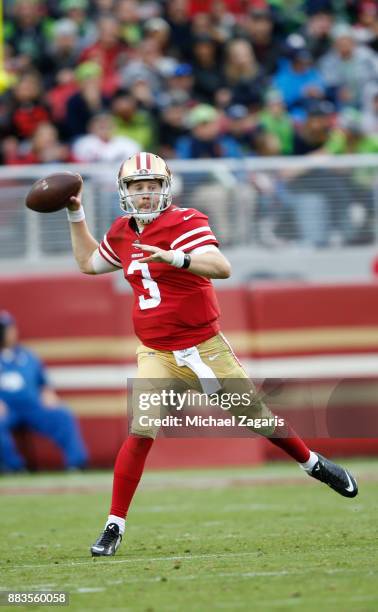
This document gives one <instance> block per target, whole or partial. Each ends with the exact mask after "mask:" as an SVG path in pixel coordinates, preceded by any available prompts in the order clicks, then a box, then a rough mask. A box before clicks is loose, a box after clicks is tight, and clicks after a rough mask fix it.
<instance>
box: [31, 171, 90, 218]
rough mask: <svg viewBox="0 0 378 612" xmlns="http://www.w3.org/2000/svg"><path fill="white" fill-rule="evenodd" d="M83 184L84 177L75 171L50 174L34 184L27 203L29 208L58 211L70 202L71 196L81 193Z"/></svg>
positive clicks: (40, 210) (48, 211)
mask: <svg viewBox="0 0 378 612" xmlns="http://www.w3.org/2000/svg"><path fill="white" fill-rule="evenodd" d="M82 184H83V179H82V177H81V176H80V174H77V173H74V172H56V173H55V174H50V175H49V176H46V177H45V178H41V179H39V180H38V181H36V182H35V183H34V185H32V187H31V189H30V191H29V192H28V194H27V196H26V199H25V204H26V206H27V208H30V210H35V211H36V212H40V213H51V212H56V211H57V210H61V209H62V208H65V206H67V204H69V202H70V197H71V196H76V195H77V194H78V193H79V191H80V189H81V187H82Z"/></svg>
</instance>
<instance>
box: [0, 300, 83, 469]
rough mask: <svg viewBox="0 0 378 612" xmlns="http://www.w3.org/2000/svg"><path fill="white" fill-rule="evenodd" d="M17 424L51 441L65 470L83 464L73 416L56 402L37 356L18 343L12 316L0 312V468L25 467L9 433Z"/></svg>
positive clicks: (81, 446) (78, 435)
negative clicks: (61, 456)
mask: <svg viewBox="0 0 378 612" xmlns="http://www.w3.org/2000/svg"><path fill="white" fill-rule="evenodd" d="M20 426H23V427H27V428H29V429H30V430H32V431H36V432H38V433H40V434H43V435H45V436H47V437H48V438H50V439H51V440H53V441H54V442H55V443H56V444H57V446H58V447H59V448H60V449H61V451H62V452H63V456H64V465H65V467H66V468H67V469H70V468H79V467H84V466H85V464H86V463H87V459H88V455H87V451H86V448H85V445H84V443H83V440H82V438H81V434H80V431H79V428H78V425H77V423H76V420H75V418H74V416H73V415H72V414H71V412H70V411H69V410H68V409H67V408H66V407H64V406H62V405H61V404H60V400H59V398H58V396H57V395H56V393H55V391H54V389H53V388H52V387H51V386H50V384H49V381H48V378H47V375H46V370H45V368H44V366H43V364H42V363H41V361H40V360H39V359H38V357H37V356H36V355H35V354H34V353H33V352H32V351H30V350H28V349H26V348H24V347H23V346H21V345H20V344H18V330H17V325H16V321H15V320H14V318H13V317H12V315H11V314H9V313H8V312H6V311H0V471H3V472H7V471H19V470H23V469H24V468H25V461H24V459H23V457H22V456H21V455H20V453H19V452H18V450H17V447H16V445H15V442H14V440H13V436H12V431H13V430H14V429H15V428H17V427H20Z"/></svg>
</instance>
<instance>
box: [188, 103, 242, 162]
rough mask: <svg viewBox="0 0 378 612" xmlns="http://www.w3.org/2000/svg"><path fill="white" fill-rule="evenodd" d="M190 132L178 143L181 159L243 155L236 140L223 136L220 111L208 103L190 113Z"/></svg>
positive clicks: (199, 105) (200, 105)
mask: <svg viewBox="0 0 378 612" xmlns="http://www.w3.org/2000/svg"><path fill="white" fill-rule="evenodd" d="M188 124H189V127H190V134H188V135H187V136H182V137H181V138H179V139H178V141H177V144H176V155H177V157H178V158H180V159H200V158H217V157H242V156H243V152H242V149H241V147H240V145H239V144H238V143H237V142H236V140H235V139H234V138H232V137H230V136H223V135H222V133H221V129H220V116H219V113H218V111H217V110H216V109H215V108H214V107H213V106H209V105H208V104H198V105H197V106H196V107H194V108H193V109H192V110H191V111H190V113H189V114H188Z"/></svg>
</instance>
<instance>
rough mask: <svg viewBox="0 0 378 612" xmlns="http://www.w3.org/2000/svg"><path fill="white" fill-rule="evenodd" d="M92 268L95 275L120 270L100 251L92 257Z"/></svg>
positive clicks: (97, 250)
mask: <svg viewBox="0 0 378 612" xmlns="http://www.w3.org/2000/svg"><path fill="white" fill-rule="evenodd" d="M91 263H92V268H93V271H94V273H95V274H106V273H108V272H115V271H116V270H119V267H118V266H113V264H111V263H110V262H109V261H108V260H107V259H104V257H103V256H102V255H101V253H100V251H99V249H96V250H95V251H94V252H93V253H92V257H91Z"/></svg>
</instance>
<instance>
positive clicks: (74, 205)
mask: <svg viewBox="0 0 378 612" xmlns="http://www.w3.org/2000/svg"><path fill="white" fill-rule="evenodd" d="M81 194H82V189H80V191H79V193H78V194H77V196H71V197H70V203H69V204H68V205H67V208H68V209H69V210H79V208H80V206H81Z"/></svg>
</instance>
